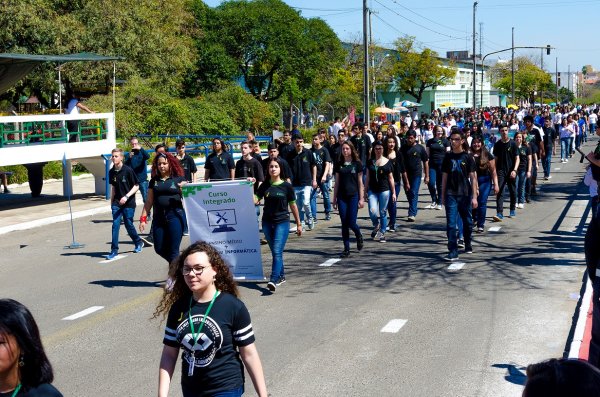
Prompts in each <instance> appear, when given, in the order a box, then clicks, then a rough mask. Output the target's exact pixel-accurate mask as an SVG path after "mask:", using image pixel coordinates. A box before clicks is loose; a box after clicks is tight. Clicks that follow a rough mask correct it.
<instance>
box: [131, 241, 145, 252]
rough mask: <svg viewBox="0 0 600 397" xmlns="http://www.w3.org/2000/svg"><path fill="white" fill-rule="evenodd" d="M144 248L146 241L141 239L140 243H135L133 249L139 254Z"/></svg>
mask: <svg viewBox="0 0 600 397" xmlns="http://www.w3.org/2000/svg"><path fill="white" fill-rule="evenodd" d="M143 248H144V242H143V241H140V242H139V243H137V244H136V245H135V248H134V249H133V252H134V253H136V254H139V253H140V252H142V249H143Z"/></svg>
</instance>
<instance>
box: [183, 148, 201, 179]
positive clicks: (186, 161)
mask: <svg viewBox="0 0 600 397" xmlns="http://www.w3.org/2000/svg"><path fill="white" fill-rule="evenodd" d="M179 164H181V168H183V176H185V180H186V181H188V182H191V181H192V174H195V173H196V172H198V168H196V163H195V162H194V159H193V158H192V156H190V155H189V154H187V153H186V154H184V155H183V158H182V159H179Z"/></svg>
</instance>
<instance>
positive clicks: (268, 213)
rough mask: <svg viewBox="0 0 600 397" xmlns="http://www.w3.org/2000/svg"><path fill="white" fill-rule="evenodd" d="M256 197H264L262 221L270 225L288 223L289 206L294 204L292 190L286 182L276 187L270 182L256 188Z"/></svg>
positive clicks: (294, 199)
mask: <svg viewBox="0 0 600 397" xmlns="http://www.w3.org/2000/svg"><path fill="white" fill-rule="evenodd" d="M256 197H257V198H258V199H262V198H263V197H264V200H265V201H264V203H265V204H264V207H263V216H262V219H263V221H267V222H271V223H283V222H289V221H290V213H289V204H291V203H295V202H296V193H295V192H294V188H293V187H292V185H291V184H289V183H288V182H285V181H282V182H281V183H279V184H277V185H273V184H271V180H270V179H269V180H267V181H266V182H265V183H263V184H262V185H260V186H259V187H258V190H257V191H256Z"/></svg>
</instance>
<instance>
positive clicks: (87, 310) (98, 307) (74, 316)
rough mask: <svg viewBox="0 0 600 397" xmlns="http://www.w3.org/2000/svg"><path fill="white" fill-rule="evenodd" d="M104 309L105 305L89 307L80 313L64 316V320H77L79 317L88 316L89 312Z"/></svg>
mask: <svg viewBox="0 0 600 397" xmlns="http://www.w3.org/2000/svg"><path fill="white" fill-rule="evenodd" d="M102 309H104V306H92V307H88V308H87V309H85V310H82V311H80V312H79V313H75V314H72V315H70V316H69V317H65V318H63V320H66V321H72V320H77V319H78V318H81V317H84V316H87V315H88V314H92V313H94V312H97V311H98V310H102Z"/></svg>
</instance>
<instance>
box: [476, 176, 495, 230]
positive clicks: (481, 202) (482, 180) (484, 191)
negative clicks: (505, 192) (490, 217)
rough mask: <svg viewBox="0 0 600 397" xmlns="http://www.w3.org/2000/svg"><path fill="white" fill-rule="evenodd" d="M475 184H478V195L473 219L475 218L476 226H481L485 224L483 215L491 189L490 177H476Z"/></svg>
mask: <svg viewBox="0 0 600 397" xmlns="http://www.w3.org/2000/svg"><path fill="white" fill-rule="evenodd" d="M477 184H478V186H479V195H478V196H477V208H476V209H475V219H476V220H477V227H483V226H484V225H485V215H486V212H487V202H488V196H489V195H490V192H491V191H492V177H490V176H489V175H488V176H480V177H479V178H477Z"/></svg>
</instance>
